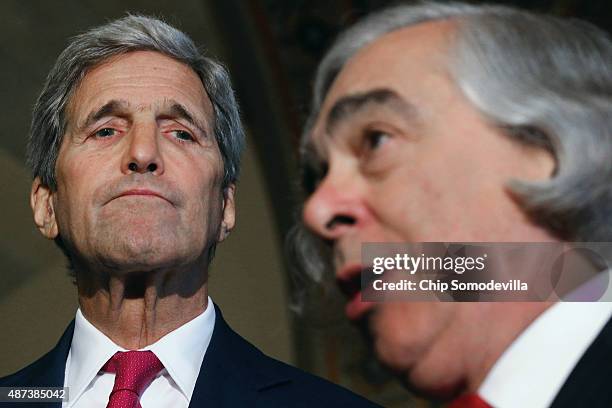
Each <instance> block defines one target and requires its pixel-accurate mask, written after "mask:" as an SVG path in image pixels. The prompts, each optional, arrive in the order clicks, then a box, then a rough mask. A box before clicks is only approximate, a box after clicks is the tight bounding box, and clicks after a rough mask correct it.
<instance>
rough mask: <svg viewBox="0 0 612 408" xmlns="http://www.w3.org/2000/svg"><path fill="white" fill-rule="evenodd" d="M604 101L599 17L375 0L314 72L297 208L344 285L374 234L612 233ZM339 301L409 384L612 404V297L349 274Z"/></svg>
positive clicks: (608, 48) (607, 87)
mask: <svg viewBox="0 0 612 408" xmlns="http://www.w3.org/2000/svg"><path fill="white" fill-rule="evenodd" d="M611 112H612V45H611V43H610V40H609V39H608V37H607V36H606V35H605V34H604V33H603V32H601V31H600V30H598V29H597V28H595V27H593V26H590V25H588V24H586V23H582V22H578V21H569V20H562V19H557V18H553V17H546V16H540V15H534V14H530V13H526V12H522V11H518V10H513V9H510V8H505V7H495V6H471V5H465V4H458V3H424V4H420V5H415V6H399V7H395V8H391V9H388V10H385V11H381V12H379V13H376V14H374V15H371V16H369V17H367V18H366V19H365V20H363V21H361V22H359V23H357V24H356V25H355V26H353V27H352V28H350V29H349V30H347V31H346V32H345V33H343V34H342V35H341V36H340V38H339V39H338V40H337V41H336V43H335V44H334V45H333V46H332V48H331V50H330V51H329V52H328V53H327V55H326V56H325V58H324V59H323V61H322V62H321V64H320V66H319V69H318V71H317V76H316V80H315V88H314V99H313V111H312V115H311V119H310V121H309V124H308V126H307V129H306V131H305V133H304V140H303V151H302V154H303V163H304V172H303V175H304V180H303V181H304V187H305V189H306V193H307V200H306V202H305V205H304V210H303V219H304V223H305V224H306V226H307V227H308V228H309V229H310V230H311V231H312V232H313V233H314V234H315V235H316V236H317V237H318V238H320V239H322V240H323V241H324V242H325V243H327V244H328V245H329V247H330V248H331V250H332V253H333V265H334V269H335V274H336V278H337V280H338V282H339V283H340V285H341V286H349V287H350V286H351V285H350V283H351V282H352V281H354V280H355V279H356V278H357V277H358V276H359V274H360V272H361V269H362V265H361V244H362V243H363V242H561V241H610V240H612V222H611V218H610V214H612V204H611V203H612V184H610V180H611V179H612V134H611V129H612V114H611ZM298 245H300V246H301V248H302V250H303V252H304V251H307V250H309V245H310V244H309V242H308V240H306V239H304V238H303V236H302V241H301V242H298ZM306 261H308V259H306ZM310 261H311V262H310V263H311V264H313V265H315V264H316V262H314V260H310ZM306 268H308V265H306ZM314 273H316V271H314ZM352 287H355V285H353V286H352ZM357 287H358V286H357ZM346 314H347V316H348V318H349V319H351V320H353V321H356V322H361V321H365V323H366V324H367V326H368V328H369V332H370V334H371V335H372V340H373V345H374V348H375V351H376V353H377V356H378V357H379V359H380V360H381V361H382V362H383V363H385V364H386V365H387V366H389V367H390V368H391V369H392V370H394V371H395V372H396V373H398V375H399V377H400V378H401V379H402V380H403V381H404V382H405V383H406V384H407V385H408V386H409V387H411V388H412V389H414V390H416V391H418V392H420V393H423V394H426V395H429V396H432V397H434V398H439V399H446V400H449V399H452V398H456V397H458V396H459V397H460V398H459V399H457V400H455V402H454V404H455V406H457V407H459V406H483V407H484V406H494V407H501V408H506V407H512V408H513V407H534V408H539V407H547V406H551V405H552V406H553V407H565V406H567V407H570V406H589V407H603V406H609V405H610V404H612V391H611V389H610V387H609V384H610V381H612V370H611V369H610V368H609V367H610V365H609V364H608V361H610V358H612V346H610V344H612V343H611V342H612V323H610V321H609V319H610V316H611V315H612V304H609V303H583V304H569V303H556V304H554V305H552V306H551V304H550V303H544V302H542V303H521V302H515V303H467V302H466V303H442V302H437V303H436V302H429V303H419V302H413V303H409V302H404V303H368V302H364V301H362V300H361V297H360V293H359V292H358V290H354V291H352V292H351V293H350V299H349V303H348V304H347V306H346ZM461 404H467V405H461ZM469 404H473V405H469Z"/></svg>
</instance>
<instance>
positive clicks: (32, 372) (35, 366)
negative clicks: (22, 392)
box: [0, 352, 51, 387]
mask: <svg viewBox="0 0 612 408" xmlns="http://www.w3.org/2000/svg"><path fill="white" fill-rule="evenodd" d="M50 354H51V353H50V352H49V353H47V354H45V355H43V356H42V357H40V358H39V359H38V360H36V361H34V362H33V363H31V364H29V365H28V366H26V367H24V368H22V369H21V370H19V371H17V372H15V373H13V374H9V375H7V376H5V377H0V387H10V386H24V387H25V386H44V385H46V384H33V383H32V379H33V378H37V377H39V374H40V371H41V368H42V367H45V366H47V365H48V364H49V362H50V360H51V355H50Z"/></svg>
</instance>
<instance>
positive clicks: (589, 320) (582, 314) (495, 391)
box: [478, 302, 612, 408]
mask: <svg viewBox="0 0 612 408" xmlns="http://www.w3.org/2000/svg"><path fill="white" fill-rule="evenodd" d="M611 315H612V303H608V302H601V303H586V302H584V303H577V302H576V303H574V302H558V303H555V304H554V305H553V306H551V307H550V308H548V310H546V311H545V312H544V313H543V314H541V315H540V316H539V317H538V318H537V319H536V320H534V321H533V323H532V324H531V325H530V326H529V327H528V328H527V329H526V330H525V331H523V333H521V335H520V336H519V337H518V338H517V339H516V340H515V341H514V342H513V343H512V344H511V345H510V347H509V348H508V349H507V350H506V351H505V352H504V354H502V356H501V357H500V358H499V359H498V360H497V362H496V363H495V365H494V366H493V368H492V369H491V371H489V374H488V375H487V377H486V378H485V380H484V382H483V383H482V385H481V386H480V389H479V390H478V394H479V395H480V396H481V397H482V398H483V399H484V400H485V401H487V402H488V403H489V404H491V405H492V406H494V407H496V408H508V407H534V408H543V407H548V406H550V404H551V403H552V401H553V399H554V397H555V396H556V395H557V393H558V392H559V391H560V389H561V387H562V386H563V384H564V383H565V381H566V380H567V377H569V375H570V373H571V372H572V370H573V368H574V366H575V365H576V364H577V363H578V361H579V360H580V358H581V357H582V355H583V354H584V352H585V351H586V349H587V348H588V347H589V345H590V344H591V343H592V342H593V341H594V340H595V338H596V337H597V335H598V334H599V332H600V331H601V329H602V328H603V326H604V325H605V324H606V322H607V321H608V320H609V319H610V316H611ZM576 333H579V335H577V334H576ZM534 385H537V386H534Z"/></svg>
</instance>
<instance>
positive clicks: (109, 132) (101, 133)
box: [95, 128, 115, 137]
mask: <svg viewBox="0 0 612 408" xmlns="http://www.w3.org/2000/svg"><path fill="white" fill-rule="evenodd" d="M95 135H96V136H97V137H110V136H114V135H115V129H113V128H104V129H100V130H98V131H97V132H96V133H95Z"/></svg>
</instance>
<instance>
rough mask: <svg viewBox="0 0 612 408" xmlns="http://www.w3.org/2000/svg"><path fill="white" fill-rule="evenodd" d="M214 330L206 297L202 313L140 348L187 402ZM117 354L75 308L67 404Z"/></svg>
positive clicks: (210, 306)
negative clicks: (156, 360)
mask: <svg viewBox="0 0 612 408" xmlns="http://www.w3.org/2000/svg"><path fill="white" fill-rule="evenodd" d="M214 327H215V308H214V305H213V303H212V300H211V299H210V297H208V305H207V307H206V310H205V311H204V312H203V313H201V314H200V315H198V316H197V317H195V318H194V319H192V320H190V321H189V322H187V323H185V324H184V325H182V326H180V327H179V328H177V329H176V330H174V331H172V332H170V333H168V334H166V335H165V336H164V337H162V338H161V339H159V340H158V341H157V342H155V343H153V344H151V345H149V346H147V347H144V348H143V349H141V350H151V351H152V352H154V353H155V355H156V356H157V358H159V360H160V361H161V362H162V364H163V365H164V368H165V369H166V370H167V371H168V374H169V375H170V377H172V380H174V382H175V383H176V384H177V385H178V387H179V389H180V391H181V392H182V393H183V394H184V395H185V397H187V399H188V400H191V396H192V394H193V390H194V389H195V384H196V380H197V378H198V374H199V372H200V367H201V365H202V362H203V360H204V354H205V353H206V349H207V348H208V345H209V344H210V339H211V337H212V333H213V329H214ZM117 351H127V350H125V349H124V348H122V347H120V346H119V345H117V344H115V343H114V342H113V341H112V340H111V339H109V338H108V337H107V336H106V335H105V334H104V333H102V332H101V331H100V330H98V329H97V328H96V327H95V326H94V325H93V324H91V323H90V322H89V321H88V320H87V319H86V318H85V316H83V313H82V312H81V309H78V310H77V312H76V317H75V322H74V335H73V337H72V344H71V347H70V352H69V353H68V359H67V361H66V381H65V386H66V387H70V399H71V401H77V399H78V398H79V396H80V395H81V394H82V393H83V392H84V391H85V390H86V389H87V386H88V385H89V384H90V383H91V381H92V380H93V379H94V378H95V376H96V375H97V374H98V372H99V371H100V369H101V368H102V366H103V365H104V364H105V363H106V362H107V361H108V359H109V358H111V357H112V356H113V355H114V354H115V353H116V352H117Z"/></svg>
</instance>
